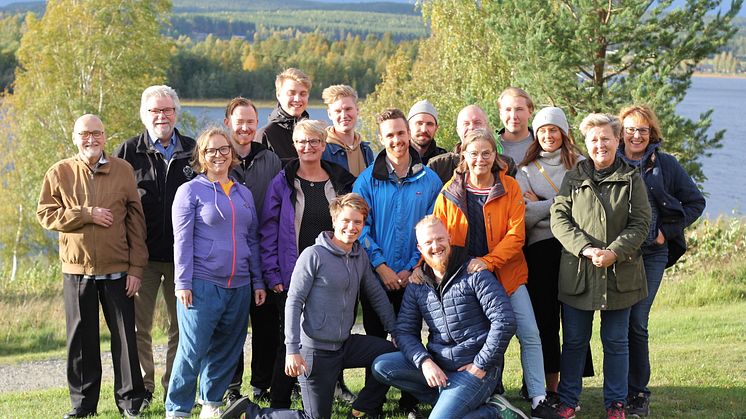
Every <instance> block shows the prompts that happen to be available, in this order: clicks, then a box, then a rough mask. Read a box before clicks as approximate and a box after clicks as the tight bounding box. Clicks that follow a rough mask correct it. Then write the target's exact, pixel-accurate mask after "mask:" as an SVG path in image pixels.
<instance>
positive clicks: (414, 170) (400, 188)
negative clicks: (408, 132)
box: [352, 147, 443, 272]
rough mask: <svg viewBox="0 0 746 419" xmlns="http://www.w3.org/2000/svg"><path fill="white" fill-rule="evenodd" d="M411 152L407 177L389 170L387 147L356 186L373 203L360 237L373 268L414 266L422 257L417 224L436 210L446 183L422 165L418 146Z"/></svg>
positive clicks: (366, 170) (358, 192)
mask: <svg viewBox="0 0 746 419" xmlns="http://www.w3.org/2000/svg"><path fill="white" fill-rule="evenodd" d="M409 155H410V156H411V157H412V159H411V162H410V166H409V172H408V173H407V176H406V177H404V178H403V179H401V180H399V179H396V178H395V176H393V175H392V174H390V173H389V170H388V165H387V163H386V150H383V151H381V152H380V153H378V157H376V161H375V162H374V163H373V165H371V166H368V168H367V169H365V170H364V171H363V172H362V173H360V176H359V177H358V178H357V180H356V181H355V185H354V186H353V188H352V192H355V193H357V194H360V196H362V197H363V198H364V199H365V201H366V202H367V203H368V205H369V206H370V214H369V215H368V217H367V218H366V220H365V228H363V233H362V234H361V235H360V239H359V240H360V243H361V244H362V245H363V248H364V249H365V251H366V252H368V258H369V259H370V263H371V265H373V268H377V267H378V266H379V265H381V264H382V263H386V265H388V267H389V268H391V269H393V270H394V272H400V271H402V270H405V269H406V270H412V268H414V267H415V266H416V265H417V262H418V261H419V260H420V252H419V251H418V250H417V238H416V237H415V235H414V226H415V224H417V222H418V221H420V219H422V217H424V216H425V215H427V214H432V212H433V205H434V204H435V198H437V196H438V194H439V193H440V188H442V187H443V183H442V182H441V181H440V178H438V175H436V174H435V172H433V171H432V170H430V169H428V168H427V167H425V166H423V165H422V163H421V161H420V155H419V154H418V153H417V151H416V150H415V149H414V148H412V147H410V148H409Z"/></svg>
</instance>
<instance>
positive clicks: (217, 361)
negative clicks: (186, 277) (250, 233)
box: [166, 279, 252, 417]
mask: <svg viewBox="0 0 746 419" xmlns="http://www.w3.org/2000/svg"><path fill="white" fill-rule="evenodd" d="M251 296H252V292H251V286H245V287H240V288H232V289H231V288H222V287H219V286H217V285H215V284H213V283H211V282H207V281H203V280H199V279H195V280H193V281H192V306H191V307H189V308H188V309H187V308H186V307H184V305H183V304H181V303H179V302H177V304H176V305H177V308H176V311H177V313H176V314H177V317H178V319H179V347H178V349H177V350H176V358H175V359H174V366H173V370H172V372H171V380H170V381H169V384H168V394H167V395H166V412H169V413H171V414H172V415H174V416H183V417H189V416H191V413H190V412H191V411H192V407H193V406H194V393H195V390H196V388H197V377H198V376H199V398H200V400H201V401H202V403H203V404H205V405H213V406H220V405H222V404H223V394H224V393H225V390H226V389H227V388H228V384H230V381H231V378H232V377H233V371H234V370H235V367H236V362H237V361H238V357H239V355H240V354H241V348H242V347H243V344H244V341H245V340H246V331H247V329H248V326H249V307H250V302H251Z"/></svg>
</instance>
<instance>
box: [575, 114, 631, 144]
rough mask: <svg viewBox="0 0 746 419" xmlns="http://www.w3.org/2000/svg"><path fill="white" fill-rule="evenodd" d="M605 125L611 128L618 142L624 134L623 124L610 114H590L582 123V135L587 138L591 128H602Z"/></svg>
mask: <svg viewBox="0 0 746 419" xmlns="http://www.w3.org/2000/svg"><path fill="white" fill-rule="evenodd" d="M604 125H609V126H610V127H611V131H613V132H614V135H615V136H616V138H617V140H618V139H619V136H620V134H621V133H622V124H621V123H620V122H619V118H617V117H616V116H614V115H611V114H608V113H591V114H588V116H586V117H585V118H583V121H582V122H581V123H580V133H581V134H583V137H585V135H586V134H587V133H588V131H590V130H591V128H595V127H602V126H604Z"/></svg>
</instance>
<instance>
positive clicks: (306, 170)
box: [260, 119, 355, 408]
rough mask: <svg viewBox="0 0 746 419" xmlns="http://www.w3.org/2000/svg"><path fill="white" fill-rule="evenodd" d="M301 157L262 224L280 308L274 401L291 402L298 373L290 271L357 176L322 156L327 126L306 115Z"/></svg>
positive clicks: (279, 185) (270, 282)
mask: <svg viewBox="0 0 746 419" xmlns="http://www.w3.org/2000/svg"><path fill="white" fill-rule="evenodd" d="M293 146H294V147H295V150H296V151H297V152H298V159H296V160H292V161H290V162H289V163H288V164H287V165H286V166H285V168H284V169H283V170H281V171H280V173H278V174H277V176H275V177H274V179H272V182H270V184H269V189H267V195H266V197H265V198H264V208H263V210H262V227H261V231H260V237H261V251H262V276H263V277H264V282H265V284H266V286H267V288H268V289H270V290H272V291H273V292H274V294H275V295H274V298H273V300H274V301H275V302H276V304H277V306H278V307H277V310H278V312H279V313H280V324H279V327H280V333H279V337H280V339H281V340H280V342H279V343H278V346H277V357H276V358H275V368H274V375H273V377H272V391H271V392H270V395H271V403H270V406H271V407H273V408H289V407H290V394H291V391H292V387H293V382H294V381H295V379H294V378H290V377H288V376H287V375H285V343H284V340H285V333H284V324H285V319H284V314H285V300H286V299H287V290H288V287H289V285H290V276H291V275H292V273H293V269H294V268H295V262H296V260H297V259H298V255H299V254H300V253H301V252H302V251H303V249H305V248H306V247H309V246H311V245H313V244H314V242H315V240H316V237H318V236H319V234H320V233H321V232H322V231H329V230H332V219H331V215H330V214H329V201H331V200H332V199H334V198H335V197H336V196H338V195H343V194H346V193H348V192H350V191H352V184H353V182H354V181H355V178H354V176H352V175H351V174H350V173H349V172H347V170H345V169H344V168H343V167H342V166H339V165H337V164H334V163H330V162H327V161H323V160H321V155H322V154H323V153H324V148H325V146H326V126H325V124H324V123H323V122H321V121H313V120H308V119H306V120H303V121H301V122H298V124H297V125H296V126H295V130H294V131H293Z"/></svg>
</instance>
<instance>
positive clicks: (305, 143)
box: [293, 138, 321, 148]
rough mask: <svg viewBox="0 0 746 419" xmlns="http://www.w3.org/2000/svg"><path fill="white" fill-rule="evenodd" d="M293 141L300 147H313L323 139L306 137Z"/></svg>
mask: <svg viewBox="0 0 746 419" xmlns="http://www.w3.org/2000/svg"><path fill="white" fill-rule="evenodd" d="M293 142H294V143H295V145H297V146H300V147H305V146H311V147H312V148H316V147H318V146H320V145H321V140H320V139H318V138H304V139H302V140H293Z"/></svg>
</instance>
